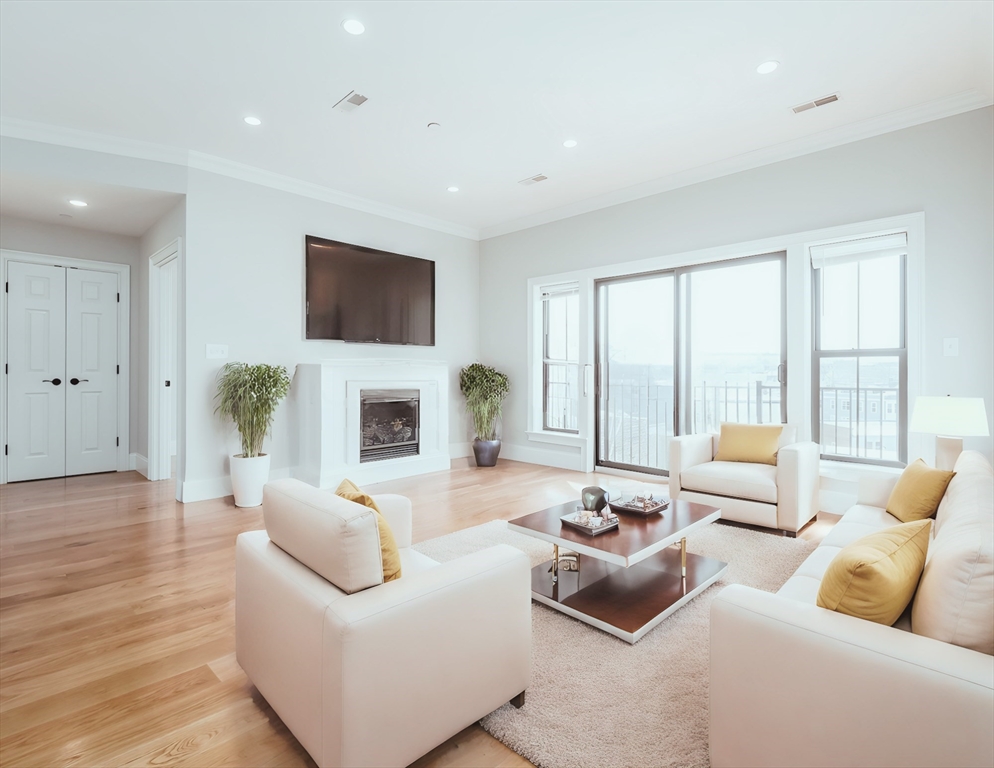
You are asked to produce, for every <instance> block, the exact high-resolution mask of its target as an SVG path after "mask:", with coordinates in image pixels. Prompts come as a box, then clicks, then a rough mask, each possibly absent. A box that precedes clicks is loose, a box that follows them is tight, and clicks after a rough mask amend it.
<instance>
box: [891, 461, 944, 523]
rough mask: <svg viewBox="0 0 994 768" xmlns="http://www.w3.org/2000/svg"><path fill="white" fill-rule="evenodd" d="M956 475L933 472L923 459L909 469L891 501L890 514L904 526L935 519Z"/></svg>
mask: <svg viewBox="0 0 994 768" xmlns="http://www.w3.org/2000/svg"><path fill="white" fill-rule="evenodd" d="M955 474H956V473H955V472H946V471H945V470H942V469H932V468H931V467H930V466H928V464H926V463H925V462H924V461H922V460H921V459H918V460H917V461H915V462H913V463H911V464H909V465H908V466H907V467H905V469H904V472H902V473H901V477H900V478H899V479H898V481H897V485H895V486H894V490H893V491H891V494H890V498H889V499H887V511H888V512H889V513H890V514H892V515H894V517H896V518H897V519H898V520H900V521H901V522H902V523H910V522H911V521H912V520H924V519H925V518H927V517H934V516H935V511H936V510H937V509H938V508H939V502H940V501H942V497H943V495H944V494H945V492H946V486H948V485H949V481H950V480H952V479H953V475H955Z"/></svg>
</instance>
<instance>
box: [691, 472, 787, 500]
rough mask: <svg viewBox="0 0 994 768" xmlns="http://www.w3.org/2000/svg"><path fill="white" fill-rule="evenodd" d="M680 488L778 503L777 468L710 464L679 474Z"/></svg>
mask: <svg viewBox="0 0 994 768" xmlns="http://www.w3.org/2000/svg"><path fill="white" fill-rule="evenodd" d="M680 484H681V485H682V486H683V487H684V488H686V489H688V490H693V491H703V492H704V493H714V494H716V495H718V496H731V497H733V498H738V499H751V500H753V501H763V502H767V503H770V504H776V503H777V468H776V467H774V466H770V465H769V464H750V463H748V462H743V461H709V462H707V463H706V464H698V465H697V466H694V467H690V468H689V469H685V470H683V472H681V473H680Z"/></svg>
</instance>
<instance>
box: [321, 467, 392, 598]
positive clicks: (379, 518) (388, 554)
mask: <svg viewBox="0 0 994 768" xmlns="http://www.w3.org/2000/svg"><path fill="white" fill-rule="evenodd" d="M335 495H336V496H341V497H342V498H343V499H347V500H348V501H352V502H355V503H356V504H361V505H362V506H364V507H369V508H370V509H371V510H373V511H374V512H375V513H376V527H377V529H378V531H379V534H380V554H381V557H382V560H383V581H384V582H387V581H393V580H394V579H399V578H400V573H401V565H400V553H399V552H398V551H397V542H396V541H395V540H394V537H393V531H392V530H391V529H390V523H388V522H387V519H386V518H385V517H384V516H383V513H382V512H380V508H379V507H378V506H376V502H375V501H374V500H373V497H372V496H370V495H369V494H368V493H366V492H365V491H363V490H361V489H360V488H359V486H357V485H356V484H355V483H353V482H352V481H351V480H349V479H345V480H342V482H341V483H340V484H339V486H338V490H336V491H335Z"/></svg>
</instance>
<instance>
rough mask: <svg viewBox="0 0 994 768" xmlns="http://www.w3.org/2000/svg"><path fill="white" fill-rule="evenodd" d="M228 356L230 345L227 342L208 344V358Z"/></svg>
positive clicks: (219, 358)
mask: <svg viewBox="0 0 994 768" xmlns="http://www.w3.org/2000/svg"><path fill="white" fill-rule="evenodd" d="M227 356H228V345H227V344H208V345H207V359H208V360H222V359H224V358H226V357H227Z"/></svg>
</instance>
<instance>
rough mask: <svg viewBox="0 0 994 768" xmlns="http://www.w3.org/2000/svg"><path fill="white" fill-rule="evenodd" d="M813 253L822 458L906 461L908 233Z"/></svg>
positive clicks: (817, 429)
mask: <svg viewBox="0 0 994 768" xmlns="http://www.w3.org/2000/svg"><path fill="white" fill-rule="evenodd" d="M811 251H812V266H813V267H814V302H813V304H814V313H815V317H814V329H815V339H814V341H815V344H814V353H813V358H812V364H813V382H814V386H815V398H814V402H813V411H814V413H813V436H814V439H815V440H816V441H818V442H819V443H820V444H821V453H822V457H823V458H828V459H838V460H843V461H859V462H864V463H874V464H886V465H893V466H899V465H901V464H903V463H904V462H905V461H906V459H907V400H908V388H907V383H908V371H907V369H908V366H907V342H906V332H905V325H906V318H905V313H906V309H905V307H906V301H905V295H906V288H905V285H906V272H907V266H906V261H907V235H906V234H905V233H899V234H895V235H886V236H882V237H871V238H863V239H858V240H849V241H845V242H841V243H833V244H830V245H825V246H816V247H813V248H812V249H811Z"/></svg>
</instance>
